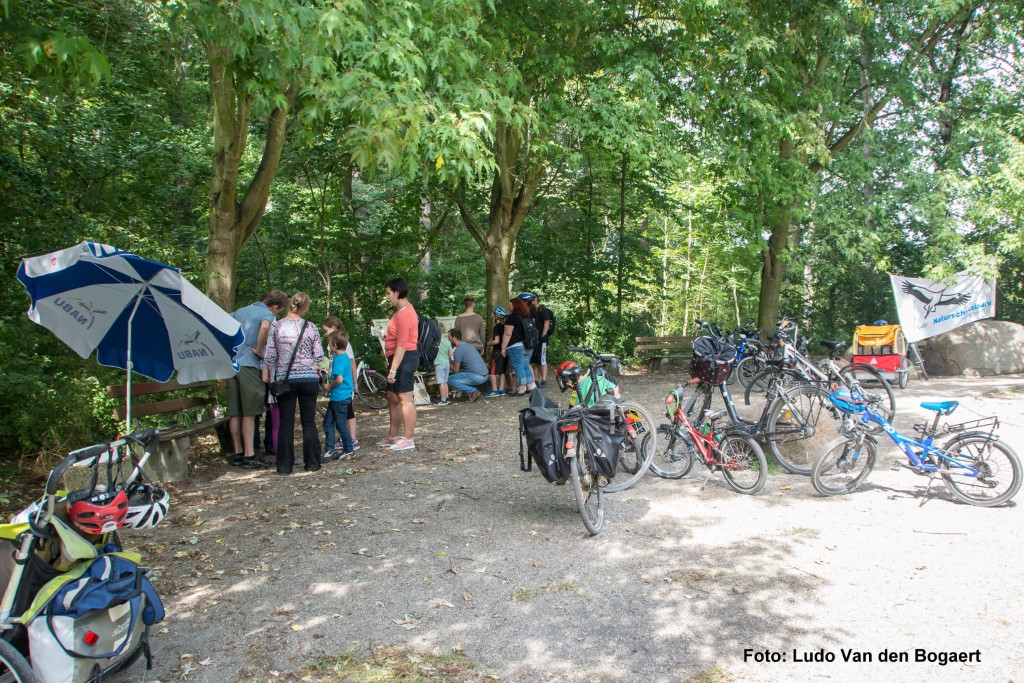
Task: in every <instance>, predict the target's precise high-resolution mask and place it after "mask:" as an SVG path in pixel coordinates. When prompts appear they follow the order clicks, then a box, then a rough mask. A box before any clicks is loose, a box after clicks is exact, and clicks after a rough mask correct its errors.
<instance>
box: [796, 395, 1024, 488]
mask: <svg viewBox="0 0 1024 683" xmlns="http://www.w3.org/2000/svg"><path fill="white" fill-rule="evenodd" d="M830 400H831V401H832V403H833V404H834V405H835V406H836V408H837V409H838V410H839V411H840V412H842V413H843V415H844V417H843V436H840V437H839V438H837V439H835V440H834V441H832V442H831V443H830V444H828V446H826V447H825V449H824V450H823V451H822V453H821V455H820V457H819V458H818V460H817V462H815V463H814V469H813V470H812V471H811V483H812V484H813V485H814V488H815V490H816V491H817V492H818V493H820V494H822V495H824V496H836V495H840V494H843V493H852V492H853V491H855V490H856V489H857V488H859V487H860V486H861V485H862V484H863V483H864V481H865V480H866V479H867V477H868V475H869V474H870V473H871V470H872V468H873V467H874V465H875V459H876V457H877V451H878V446H877V442H876V441H875V437H874V435H873V434H871V433H869V432H868V429H867V425H868V423H874V424H876V425H878V426H879V427H880V428H881V431H883V432H885V433H886V434H887V435H888V436H889V438H890V439H892V441H893V443H895V444H896V445H897V446H898V447H899V449H900V450H901V451H902V452H903V454H904V455H906V457H907V460H908V462H902V461H900V460H896V461H895V462H893V464H892V469H893V470H900V469H908V470H910V471H911V472H913V473H915V474H917V475H920V476H926V477H928V479H929V481H928V487H929V488H930V487H931V484H932V482H933V481H934V480H935V479H936V478H940V479H942V483H943V484H944V485H945V486H946V488H947V489H948V490H949V492H950V493H951V494H952V495H953V496H954V497H955V498H957V499H958V500H960V501H962V502H964V503H969V504H971V505H978V506H981V507H992V506H995V505H1000V504H1002V503H1005V502H1007V501H1009V500H1010V499H1011V498H1013V497H1014V496H1015V495H1016V494H1017V491H1018V490H1019V489H1020V485H1021V468H1020V460H1019V458H1018V457H1017V454H1016V453H1014V452H1013V450H1012V449H1011V448H1010V447H1009V446H1007V445H1005V444H1003V443H1002V442H1001V440H1000V438H999V436H998V435H996V433H995V430H996V429H998V428H999V419H998V418H997V417H994V416H993V417H988V418H982V419H979V420H971V421H968V422H963V423H960V424H955V425H950V424H947V425H945V427H944V428H943V429H942V431H941V432H940V431H939V422H940V420H941V419H942V418H943V417H944V416H948V415H951V414H952V413H953V411H954V410H956V408H957V406H958V405H959V402H958V401H942V402H925V403H922V404H921V407H922V408H924V409H925V410H931V411H934V412H935V419H934V420H933V421H932V423H931V425H929V424H928V423H927V422H924V423H920V424H915V425H914V431H915V432H917V433H918V434H920V438H919V439H912V438H908V437H905V436H903V435H901V434H900V433H899V432H897V431H896V429H895V428H894V427H893V426H892V424H891V423H890V422H889V420H888V419H886V417H885V415H884V414H883V413H882V412H881V411H879V410H878V408H877V405H876V403H877V401H876V400H866V399H865V398H863V397H862V396H860V395H858V394H857V393H850V392H849V391H846V390H837V391H834V392H832V394H831V395H830ZM951 434H952V435H955V436H953V438H952V439H950V440H949V441H947V442H946V443H945V444H943V445H942V446H936V445H935V444H934V441H935V439H936V438H937V437H943V436H947V435H951ZM926 494H927V491H926Z"/></svg>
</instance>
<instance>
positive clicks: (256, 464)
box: [242, 455, 263, 470]
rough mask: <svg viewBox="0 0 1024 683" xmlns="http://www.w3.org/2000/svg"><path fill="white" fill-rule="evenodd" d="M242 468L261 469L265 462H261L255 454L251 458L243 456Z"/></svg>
mask: <svg viewBox="0 0 1024 683" xmlns="http://www.w3.org/2000/svg"><path fill="white" fill-rule="evenodd" d="M242 469H243V470H260V469H263V463H262V462H260V461H259V460H258V459H257V458H256V456H255V455H254V456H253V457H251V458H245V457H243V458H242Z"/></svg>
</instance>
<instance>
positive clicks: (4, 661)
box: [0, 639, 36, 683]
mask: <svg viewBox="0 0 1024 683" xmlns="http://www.w3.org/2000/svg"><path fill="white" fill-rule="evenodd" d="M35 680H36V677H35V674H33V673H32V665H31V664H29V662H28V659H27V658H26V657H25V655H23V654H21V653H20V652H19V651H18V648H16V647H14V646H13V645H11V644H10V643H8V642H7V641H6V640H2V639H0V681H4V683H8V682H9V683H35Z"/></svg>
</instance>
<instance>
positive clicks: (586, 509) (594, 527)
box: [569, 451, 604, 536]
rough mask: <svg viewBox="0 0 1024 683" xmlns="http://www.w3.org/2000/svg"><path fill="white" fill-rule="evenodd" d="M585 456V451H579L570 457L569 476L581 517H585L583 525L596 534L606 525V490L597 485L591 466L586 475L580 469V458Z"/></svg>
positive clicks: (591, 533) (592, 533)
mask: <svg viewBox="0 0 1024 683" xmlns="http://www.w3.org/2000/svg"><path fill="white" fill-rule="evenodd" d="M584 457H586V454H585V453H581V452H579V451H577V454H576V456H575V457H572V458H569V478H570V479H571V480H572V492H573V495H574V496H575V497H576V507H577V509H579V512H580V517H582V518H583V526H585V527H586V528H587V531H588V532H590V535H591V536H596V535H597V534H599V533H600V532H601V527H603V526H604V492H603V491H602V488H601V487H600V486H598V485H597V481H596V479H595V478H594V476H593V474H592V472H591V470H590V468H589V467H588V468H587V470H586V474H585V475H584V474H583V471H582V470H581V469H580V460H581V459H582V458H584Z"/></svg>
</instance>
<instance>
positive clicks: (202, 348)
mask: <svg viewBox="0 0 1024 683" xmlns="http://www.w3.org/2000/svg"><path fill="white" fill-rule="evenodd" d="M200 334H201V333H200V332H199V330H196V331H195V333H194V334H189V335H185V336H184V337H182V338H181V341H179V342H178V358H180V359H182V360H188V359H190V358H212V357H213V355H214V353H213V350H212V349H211V348H210V347H209V346H207V345H206V344H204V343H203V342H201V341H199V335H200Z"/></svg>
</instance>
